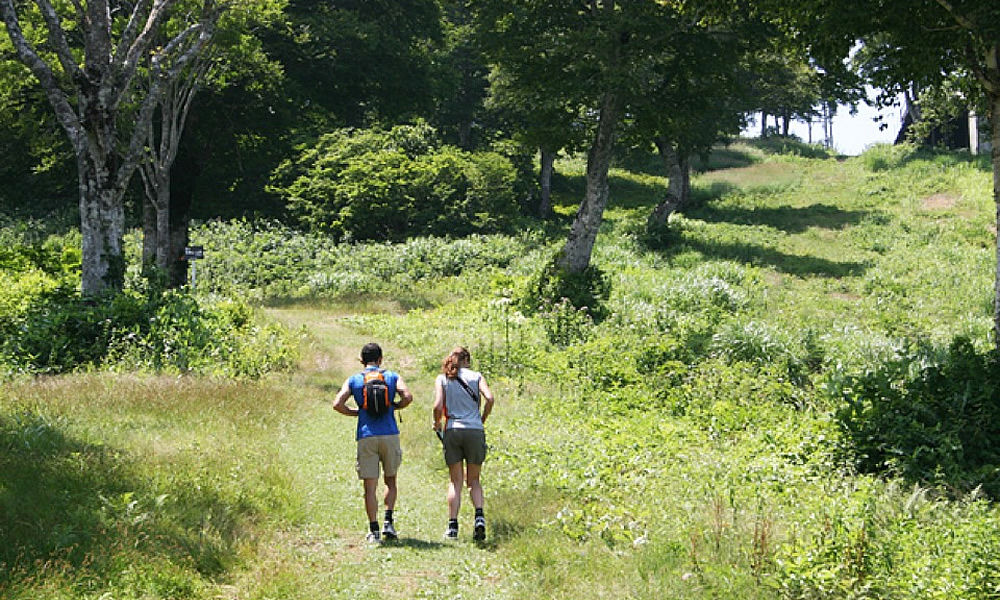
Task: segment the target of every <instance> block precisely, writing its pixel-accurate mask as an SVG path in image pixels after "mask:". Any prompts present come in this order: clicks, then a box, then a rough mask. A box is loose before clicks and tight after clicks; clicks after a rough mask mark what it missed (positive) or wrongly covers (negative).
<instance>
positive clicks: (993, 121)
mask: <svg viewBox="0 0 1000 600" xmlns="http://www.w3.org/2000/svg"><path fill="white" fill-rule="evenodd" d="M998 54H1000V52H998ZM996 72H997V73H998V77H997V79H998V80H1000V70H998V71H996ZM990 143H991V144H992V145H993V148H992V149H991V150H990V152H991V156H992V158H993V203H994V205H995V206H996V211H997V212H996V225H997V231H998V232H1000V89H995V90H993V91H991V93H990ZM996 259H997V263H996V269H997V271H996V278H995V282H994V285H993V344H994V346H995V348H996V349H997V351H1000V233H998V235H997V239H996Z"/></svg>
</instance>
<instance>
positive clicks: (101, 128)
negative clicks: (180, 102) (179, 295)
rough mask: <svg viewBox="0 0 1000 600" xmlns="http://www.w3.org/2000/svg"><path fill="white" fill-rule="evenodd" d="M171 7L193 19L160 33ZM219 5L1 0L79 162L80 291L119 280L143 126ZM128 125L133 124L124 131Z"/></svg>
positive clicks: (209, 1) (201, 43)
mask: <svg viewBox="0 0 1000 600" xmlns="http://www.w3.org/2000/svg"><path fill="white" fill-rule="evenodd" d="M175 7H176V8H184V9H185V13H184V14H191V15H192V16H193V19H192V20H189V21H186V22H185V23H183V25H181V26H180V27H178V28H177V29H176V30H174V31H172V35H165V30H164V27H165V26H166V24H167V22H168V20H169V17H170V16H171V11H172V9H174V8H175ZM221 10H222V7H221V6H219V5H217V4H216V3H215V2H214V0H204V1H203V2H194V3H193V4H192V5H191V6H186V5H185V4H184V3H182V2H181V1H180V0H159V1H156V2H153V1H151V0H140V1H139V2H136V3H135V4H134V5H131V6H129V5H123V6H119V5H118V3H116V2H112V1H111V0H91V1H89V2H87V3H86V4H83V3H82V2H79V1H76V0H74V1H73V2H72V3H71V5H63V4H59V5H53V4H52V3H51V2H50V1H49V0H34V1H33V2H32V3H15V2H14V0H0V17H2V18H3V21H4V25H5V26H6V31H7V34H8V35H9V37H10V40H11V43H12V44H13V47H14V50H15V52H16V55H17V58H18V59H19V60H20V61H21V62H23V63H24V64H25V65H26V66H28V68H29V69H30V70H31V73H32V75H34V77H35V78H36V79H37V80H38V82H39V84H40V85H41V87H42V89H43V90H44V91H45V94H46V96H47V97H48V100H49V102H50V103H51V105H52V107H53V109H54V110H55V113H56V117H57V120H58V121H59V124H60V126H61V127H62V128H63V130H64V131H65V132H66V134H67V136H68V137H69V140H70V144H71V145H72V147H73V152H74V154H75V156H76V159H77V170H78V175H79V192H80V196H79V197H80V219H81V231H82V233H83V265H82V269H83V277H82V283H81V287H82V290H83V292H84V293H86V294H92V293H99V292H103V291H107V290H111V291H114V290H120V289H122V287H123V285H124V275H125V260H124V256H123V248H122V246H123V243H122V240H123V236H124V227H125V207H124V196H125V191H126V188H127V186H128V184H129V181H130V179H131V178H132V175H133V173H134V172H135V169H136V168H137V166H138V164H139V160H140V157H141V155H142V152H143V146H144V144H145V142H146V140H147V128H146V127H145V126H144V125H145V124H146V123H148V122H149V120H150V119H152V116H153V112H154V110H155V107H156V103H157V101H158V100H159V97H160V94H161V91H162V89H163V86H165V85H166V84H168V83H169V82H172V81H176V80H177V78H178V77H179V76H180V74H181V73H183V71H184V68H185V67H186V66H187V65H188V64H189V63H190V62H191V61H192V59H193V58H194V57H195V56H197V55H198V53H199V52H201V50H202V49H203V48H204V47H205V45H206V44H207V43H208V40H209V39H210V38H211V36H212V33H213V31H214V28H215V24H216V22H217V20H218V18H219V15H220V14H221ZM187 11H191V12H190V13H188V12H187ZM162 41H165V42H166V43H163V44H162V45H155V44H157V43H158V42H162ZM147 56H148V57H149V69H150V73H151V81H152V82H153V83H152V85H151V87H150V89H149V90H148V91H147V92H146V93H145V94H144V95H142V94H140V93H138V89H137V85H136V78H137V73H138V70H139V68H140V66H141V65H142V64H143V61H144V58H145V57H147ZM133 102H134V105H133ZM125 117H130V118H128V119H126V118H125ZM128 122H131V123H135V124H136V125H135V126H133V127H131V128H129V127H128V126H127V125H125V123H128Z"/></svg>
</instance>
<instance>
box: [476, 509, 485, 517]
mask: <svg viewBox="0 0 1000 600" xmlns="http://www.w3.org/2000/svg"><path fill="white" fill-rule="evenodd" d="M476 516H477V517H481V516H483V509H481V508H477V509H476Z"/></svg>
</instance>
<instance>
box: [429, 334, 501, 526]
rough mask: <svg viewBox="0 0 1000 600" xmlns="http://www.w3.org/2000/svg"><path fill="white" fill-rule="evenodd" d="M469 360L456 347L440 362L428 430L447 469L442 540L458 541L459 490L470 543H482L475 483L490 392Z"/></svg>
mask: <svg viewBox="0 0 1000 600" xmlns="http://www.w3.org/2000/svg"><path fill="white" fill-rule="evenodd" d="M471 360H472V357H471V356H470V355H469V351H468V350H466V349H465V348H462V347H461V346H459V347H456V348H455V349H454V350H452V351H451V353H450V354H448V356H446V357H445V359H444V360H443V361H442V362H441V374H440V375H438V376H437V379H436V380H435V382H434V430H435V431H437V432H438V433H439V434H441V432H442V431H443V435H442V441H443V442H444V460H445V463H446V464H447V465H448V475H449V479H450V481H449V483H448V529H447V530H446V531H445V537H447V538H452V539H454V538H457V537H458V512H459V509H460V508H461V506H462V486H463V485H467V486H468V487H469V498H470V499H471V500H472V505H473V507H474V508H475V509H476V514H475V521H474V522H473V539H475V540H477V541H481V540H484V539H486V518H485V517H484V516H483V486H482V484H481V483H480V482H479V474H480V472H481V469H482V466H483V462H484V461H485V460H486V433H485V431H484V427H483V425H484V423H486V419H487V418H489V416H490V412H491V411H492V410H493V392H492V391H491V390H490V386H489V385H488V384H487V383H486V379H484V378H483V375H482V374H481V373H479V372H477V371H473V370H472V369H470V368H469V365H470V362H471Z"/></svg>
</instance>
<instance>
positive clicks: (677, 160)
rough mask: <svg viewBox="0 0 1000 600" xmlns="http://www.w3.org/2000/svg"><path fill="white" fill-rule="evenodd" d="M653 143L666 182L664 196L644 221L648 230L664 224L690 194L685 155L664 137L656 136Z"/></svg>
mask: <svg viewBox="0 0 1000 600" xmlns="http://www.w3.org/2000/svg"><path fill="white" fill-rule="evenodd" d="M653 143H654V144H655V145H656V149H657V151H658V152H659V153H660V159H661V160H662V161H663V168H664V169H665V170H666V173H667V178H668V183H667V195H666V197H665V198H664V199H663V202H660V204H659V205H658V206H657V207H656V208H654V209H653V213H652V214H651V215H650V216H649V220H648V221H647V222H646V229H649V230H652V229H655V228H657V227H662V226H663V225H665V224H666V222H667V219H669V218H670V215H671V214H673V213H674V211H676V210H677V209H679V208H680V207H682V206H684V205H685V204H687V201H688V198H689V197H690V195H691V169H690V167H689V163H688V160H687V157H686V156H681V154H680V153H679V152H678V151H677V149H676V148H674V145H673V144H672V143H670V141H669V140H667V139H666V138H663V137H657V138H656V139H655V140H653Z"/></svg>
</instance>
